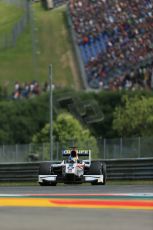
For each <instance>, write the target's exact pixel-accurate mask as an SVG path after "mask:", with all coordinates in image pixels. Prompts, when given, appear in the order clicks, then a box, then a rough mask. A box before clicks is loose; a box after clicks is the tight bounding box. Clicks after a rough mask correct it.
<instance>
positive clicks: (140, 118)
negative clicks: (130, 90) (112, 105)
mask: <svg viewBox="0 0 153 230" xmlns="http://www.w3.org/2000/svg"><path fill="white" fill-rule="evenodd" d="M123 102H124V106H123V107H121V106H120V107H117V108H116V109H115V112H114V121H113V129H114V130H116V131H117V132H118V134H119V135H120V136H151V135H152V134H153V97H149V98H148V97H144V96H142V97H138V96H135V97H134V98H129V97H128V96H125V97H123Z"/></svg>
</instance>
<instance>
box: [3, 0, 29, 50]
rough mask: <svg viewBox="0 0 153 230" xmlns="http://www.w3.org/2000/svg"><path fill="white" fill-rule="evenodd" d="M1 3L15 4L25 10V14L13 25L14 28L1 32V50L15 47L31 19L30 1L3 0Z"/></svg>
mask: <svg viewBox="0 0 153 230" xmlns="http://www.w3.org/2000/svg"><path fill="white" fill-rule="evenodd" d="M0 3H3V4H9V5H11V6H12V7H14V5H15V6H16V7H17V8H21V9H22V10H23V15H22V16H21V18H19V20H18V21H17V22H16V23H15V24H14V25H13V27H12V29H11V30H9V31H7V32H3V33H1V34H0V50H3V49H7V48H11V47H15V46H16V42H17V39H18V37H19V36H20V35H21V34H22V33H23V31H24V30H25V27H26V26H27V24H28V22H29V20H30V18H29V17H30V4H31V3H30V1H27V0H1V1H0Z"/></svg>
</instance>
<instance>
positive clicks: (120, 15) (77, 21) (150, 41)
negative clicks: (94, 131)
mask: <svg viewBox="0 0 153 230" xmlns="http://www.w3.org/2000/svg"><path fill="white" fill-rule="evenodd" d="M69 12H70V16H71V20H72V25H73V29H74V31H75V34H76V41H77V43H78V45H79V48H80V51H81V54H82V58H83V62H84V66H85V70H86V74H87V81H88V84H89V86H90V87H91V88H103V87H111V88H132V89H135V88H137V87H140V88H141V87H142V88H143V87H147V88H151V87H152V78H153V0H126V1H125V0H69Z"/></svg>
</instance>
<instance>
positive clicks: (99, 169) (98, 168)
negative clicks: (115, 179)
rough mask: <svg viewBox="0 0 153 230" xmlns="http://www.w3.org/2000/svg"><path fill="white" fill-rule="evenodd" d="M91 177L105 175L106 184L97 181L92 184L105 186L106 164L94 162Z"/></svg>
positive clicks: (90, 170)
mask: <svg viewBox="0 0 153 230" xmlns="http://www.w3.org/2000/svg"><path fill="white" fill-rule="evenodd" d="M88 174H90V175H104V182H102V183H98V182H97V181H94V182H91V184H92V185H104V184H105V183H106V177H105V175H106V164H105V163H104V164H102V163H101V162H92V163H91V166H90V169H89V171H88Z"/></svg>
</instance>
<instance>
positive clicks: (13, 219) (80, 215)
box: [0, 185, 153, 230]
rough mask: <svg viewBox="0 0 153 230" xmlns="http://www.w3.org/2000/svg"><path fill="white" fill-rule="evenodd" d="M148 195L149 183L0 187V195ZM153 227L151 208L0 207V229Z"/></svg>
mask: <svg viewBox="0 0 153 230" xmlns="http://www.w3.org/2000/svg"><path fill="white" fill-rule="evenodd" d="M121 193H123V194H125V193H126V194H132V193H133V194H135V195H136V194H139V195H140V194H148V193H150V194H152V193H153V186H152V185H144V186H143V185H142V186H141V185H106V186H91V185H85V186H82V185H81V186H80V185H64V186H63V185H59V186H56V187H39V186H33V187H29V186H26V187H8V186H7V187H0V194H3V195H6V194H8V195H12V194H14V195H15V194H16V195H17V194H21V195H22V194H35V195H38V194H41V195H43V194H44V195H47V194H48V195H49V194H52V195H57V194H65V195H66V194H72V195H73V194H84V195H85V194H88V195H90V194H106V195H107V194H121ZM36 229H37V230H48V229H51V230H54V229H55V230H67V229H72V230H73V229H74V230H79V229H81V230H86V229H87V230H153V210H143V209H139V210H135V209H111V208H109V209H107V208H100V209H99V208H63V207H56V208H55V207H54V208H48V207H3V206H1V207H0V230H36Z"/></svg>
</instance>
